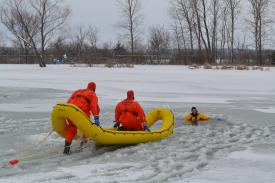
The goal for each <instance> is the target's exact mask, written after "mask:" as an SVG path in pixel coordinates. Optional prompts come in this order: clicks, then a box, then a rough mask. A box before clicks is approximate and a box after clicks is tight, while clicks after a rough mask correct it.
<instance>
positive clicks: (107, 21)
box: [0, 0, 275, 48]
mask: <svg viewBox="0 0 275 183" xmlns="http://www.w3.org/2000/svg"><path fill="white" fill-rule="evenodd" d="M3 1H4V0H0V2H3ZM64 1H65V2H66V3H67V4H68V5H69V6H70V7H71V9H72V15H71V17H70V22H69V26H70V27H68V28H67V27H66V30H74V29H76V28H77V27H78V26H86V27H88V26H89V25H93V26H95V27H97V28H98V31H99V42H100V43H104V42H106V41H107V42H109V41H112V42H116V41H117V40H118V39H119V33H121V31H120V30H119V29H118V28H117V27H115V25H116V24H117V22H118V21H119V19H120V18H121V15H120V9H119V7H118V4H117V0H64ZM140 1H141V4H142V12H141V13H142V14H143V20H144V21H143V27H142V28H143V33H144V34H143V37H144V38H145V39H146V38H147V37H148V27H149V26H153V25H165V27H167V28H169V27H170V26H171V19H170V16H169V12H168V9H169V7H170V5H169V3H170V2H171V1H173V0H140ZM241 2H242V3H243V4H242V15H241V16H240V17H238V19H237V20H238V21H237V25H236V27H237V31H236V41H238V40H240V41H241V40H242V39H244V38H246V39H248V40H247V41H249V40H250V41H251V40H252V39H251V35H250V34H251V33H250V32H251V31H250V30H249V29H250V27H249V26H248V24H247V18H248V16H250V15H249V14H248V9H249V6H248V3H247V1H241ZM271 2H274V3H275V0H271ZM273 25H274V23H273ZM1 29H2V32H4V34H5V35H7V31H6V30H5V29H4V28H3V26H2V25H0V31H1ZM274 30H275V26H273V29H272V30H270V31H269V33H271V34H270V35H269V38H268V42H266V44H267V45H266V46H267V47H269V48H271V47H273V46H274V45H275V40H274V35H275V34H274V32H275V31H274ZM250 44H251V45H253V42H251V43H250Z"/></svg>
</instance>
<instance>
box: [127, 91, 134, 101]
mask: <svg viewBox="0 0 275 183" xmlns="http://www.w3.org/2000/svg"><path fill="white" fill-rule="evenodd" d="M127 99H128V100H134V99H135V93H134V91H133V90H129V91H127Z"/></svg>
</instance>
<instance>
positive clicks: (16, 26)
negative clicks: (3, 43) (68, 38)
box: [1, 0, 43, 66]
mask: <svg viewBox="0 0 275 183" xmlns="http://www.w3.org/2000/svg"><path fill="white" fill-rule="evenodd" d="M29 8H30V7H29V6H27V3H26V1H25V0H8V1H6V4H5V5H3V6H2V9H1V21H2V23H3V24H4V25H5V26H6V28H7V29H8V30H9V31H10V32H11V33H12V34H13V35H14V36H15V37H16V39H17V40H13V42H15V43H16V44H19V45H20V46H21V48H23V49H24V54H25V55H28V52H29V49H30V48H31V47H32V48H33V49H34V50H35V53H38V48H37V47H36V44H35V36H36V35H37V33H38V18H37V17H36V16H35V15H34V14H32V12H30V10H29ZM39 64H40V66H43V63H42V62H41V60H40V61H39Z"/></svg>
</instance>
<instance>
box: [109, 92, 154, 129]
mask: <svg viewBox="0 0 275 183" xmlns="http://www.w3.org/2000/svg"><path fill="white" fill-rule="evenodd" d="M114 128H118V129H119V130H125V131H144V130H147V131H150V129H149V128H148V126H147V124H146V119H145V114H144V111H143V109H142V107H141V106H140V104H139V103H138V102H137V101H135V96H134V91H133V90H129V91H127V98H126V99H124V100H123V101H121V102H119V103H118V104H117V106H116V108H115V125H114Z"/></svg>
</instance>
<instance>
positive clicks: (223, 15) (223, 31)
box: [220, 5, 228, 63]
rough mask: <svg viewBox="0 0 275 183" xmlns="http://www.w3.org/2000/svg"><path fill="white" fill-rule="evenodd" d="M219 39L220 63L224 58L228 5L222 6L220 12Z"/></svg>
mask: <svg viewBox="0 0 275 183" xmlns="http://www.w3.org/2000/svg"><path fill="white" fill-rule="evenodd" d="M220 31H221V39H220V49H221V51H220V63H221V61H222V60H223V59H225V45H226V42H227V35H228V34H227V31H228V7H227V5H225V6H223V8H222V13H221V30H220Z"/></svg>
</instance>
